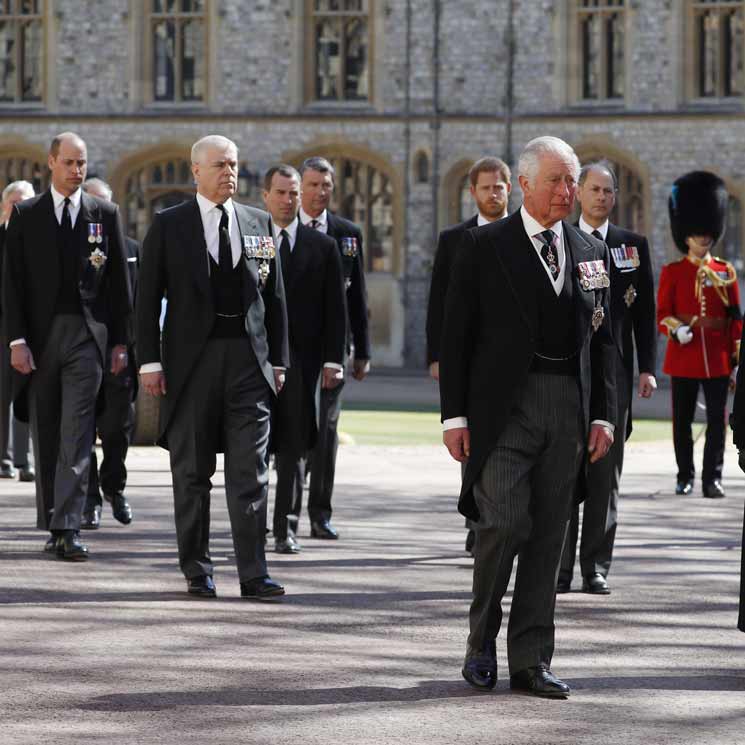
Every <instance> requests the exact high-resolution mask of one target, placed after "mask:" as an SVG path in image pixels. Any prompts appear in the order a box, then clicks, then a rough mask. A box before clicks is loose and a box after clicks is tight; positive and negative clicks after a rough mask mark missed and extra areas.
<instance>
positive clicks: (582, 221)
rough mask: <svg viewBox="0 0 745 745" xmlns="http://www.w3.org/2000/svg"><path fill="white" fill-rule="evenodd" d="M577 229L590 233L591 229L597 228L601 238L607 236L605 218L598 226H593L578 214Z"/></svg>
mask: <svg viewBox="0 0 745 745" xmlns="http://www.w3.org/2000/svg"><path fill="white" fill-rule="evenodd" d="M579 229H580V230H581V231H582V232H583V233H589V234H590V235H592V231H593V230H597V231H598V233H600V235H601V236H602V238H603V240H605V239H606V238H607V237H608V221H607V220H606V221H605V222H604V223H603V224H602V225H601V226H600V227H599V228H593V227H592V225H590V223H588V222H585V218H584V217H582V216H581V215H580V218H579Z"/></svg>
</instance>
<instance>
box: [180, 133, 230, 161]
mask: <svg viewBox="0 0 745 745" xmlns="http://www.w3.org/2000/svg"><path fill="white" fill-rule="evenodd" d="M209 147H219V148H228V147H232V148H233V149H234V150H235V152H236V153H237V152H238V145H236V144H235V143H234V142H233V140H229V139H228V138H227V137H223V136H222V135H207V136H206V137H202V139H201V140H197V141H196V142H195V143H194V144H193V145H192V146H191V162H192V163H199V159H200V158H201V157H202V154H203V153H204V151H205V150H206V149H207V148H209Z"/></svg>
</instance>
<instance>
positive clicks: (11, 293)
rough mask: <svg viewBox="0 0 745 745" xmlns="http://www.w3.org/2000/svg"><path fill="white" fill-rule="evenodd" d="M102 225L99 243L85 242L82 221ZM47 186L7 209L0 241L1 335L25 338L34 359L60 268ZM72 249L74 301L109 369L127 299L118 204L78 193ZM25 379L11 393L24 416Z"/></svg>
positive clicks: (123, 333)
mask: <svg viewBox="0 0 745 745" xmlns="http://www.w3.org/2000/svg"><path fill="white" fill-rule="evenodd" d="M90 223H99V224H102V225H103V242H102V243H100V244H98V243H89V242H88V225H89V224H90ZM58 230H59V224H58V222H57V218H56V217H55V214H54V200H53V199H52V193H51V191H50V190H47V191H45V192H44V193H43V194H40V195H39V196H36V197H34V198H32V199H27V200H25V201H23V202H19V203H18V204H16V205H15V207H14V208H13V212H12V213H11V218H10V223H9V225H8V232H7V237H6V245H5V261H4V271H3V299H2V307H3V337H4V342H3V343H8V342H10V341H12V340H13V339H20V338H25V339H26V341H27V343H28V345H29V347H30V349H31V353H32V354H33V356H34V359H35V360H38V359H39V358H40V357H41V353H42V351H43V349H44V346H45V345H46V342H47V338H48V336H49V330H50V328H51V325H52V320H53V319H54V315H55V310H56V302H57V296H58V293H59V282H60V275H61V268H60V262H59V249H58V245H57V235H58ZM73 230H74V236H75V241H76V244H77V245H78V247H79V252H80V253H79V257H80V258H79V264H78V266H79V282H78V290H79V293H80V299H81V306H82V309H83V315H84V317H85V321H86V323H87V325H88V328H89V329H90V332H91V336H92V337H93V339H94V341H95V342H96V346H97V348H98V350H99V353H100V355H101V363H102V365H103V366H104V367H107V366H108V363H109V361H108V360H107V354H106V348H107V345H108V346H109V347H111V346H113V345H115V344H128V343H129V341H130V330H131V325H130V316H131V313H132V301H131V296H130V287H129V279H128V277H127V263H126V249H125V247H124V245H125V244H124V234H123V231H122V223H121V219H120V215H119V207H118V206H117V205H116V204H113V203H111V202H105V201H103V200H100V199H97V198H95V197H92V196H90V195H89V194H86V193H83V194H82V196H81V203H80V211H79V213H78V217H77V220H76V221H75V226H74V229H73ZM96 248H98V249H100V250H101V251H102V252H103V253H104V254H106V261H105V263H104V264H103V266H101V267H100V268H98V269H97V268H96V267H95V266H94V264H93V263H92V262H91V261H90V257H91V254H92V252H93V251H94V250H95V249H96ZM29 378H30V376H28V375H25V376H21V375H19V376H17V377H16V382H15V385H14V393H15V397H16V400H17V402H18V403H19V404H20V405H19V410H20V411H21V412H22V414H21V416H23V415H25V405H24V404H25V401H24V394H25V388H26V384H27V382H28V380H29Z"/></svg>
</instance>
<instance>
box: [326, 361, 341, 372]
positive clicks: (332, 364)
mask: <svg viewBox="0 0 745 745" xmlns="http://www.w3.org/2000/svg"><path fill="white" fill-rule="evenodd" d="M323 366H324V367H330V368H331V369H332V370H343V369H344V365H340V364H339V363H338V362H324V363H323Z"/></svg>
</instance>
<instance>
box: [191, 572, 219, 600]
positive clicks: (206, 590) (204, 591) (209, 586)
mask: <svg viewBox="0 0 745 745" xmlns="http://www.w3.org/2000/svg"><path fill="white" fill-rule="evenodd" d="M186 587H187V590H188V592H189V595H196V596H197V597H199V598H216V597H217V588H216V587H215V583H214V581H213V579H212V577H210V575H209V574H203V575H201V576H199V577H189V578H188V579H187V580H186Z"/></svg>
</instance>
